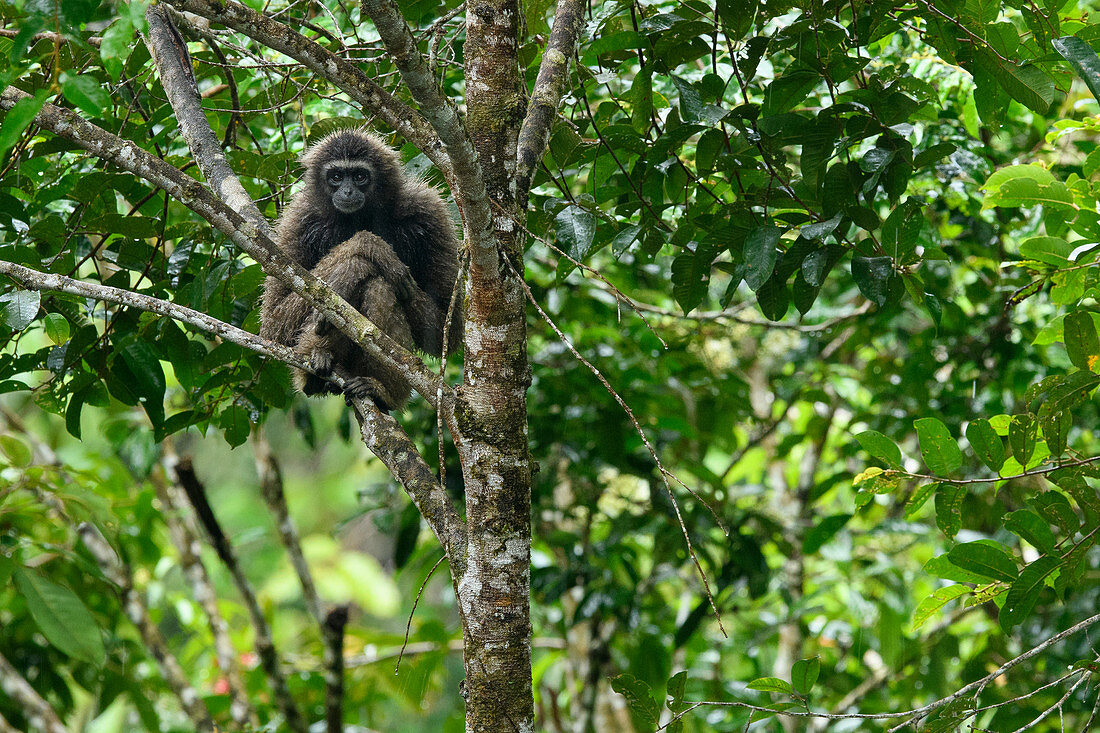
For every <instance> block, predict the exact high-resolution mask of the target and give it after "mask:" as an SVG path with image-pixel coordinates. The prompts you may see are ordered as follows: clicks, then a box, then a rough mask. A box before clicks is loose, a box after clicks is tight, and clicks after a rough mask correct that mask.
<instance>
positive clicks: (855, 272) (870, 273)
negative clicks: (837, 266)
mask: <svg viewBox="0 0 1100 733" xmlns="http://www.w3.org/2000/svg"><path fill="white" fill-rule="evenodd" d="M893 274H894V263H893V260H891V259H890V258H889V257H862V256H860V255H855V256H853V257H852V279H853V280H855V281H856V286H858V287H859V292H861V293H863V297H865V298H867V300H869V301H871V302H872V303H874V304H875V305H878V306H882V305H885V304H886V291H887V286H888V284H889V281H890V277H891V276H892V275H893Z"/></svg>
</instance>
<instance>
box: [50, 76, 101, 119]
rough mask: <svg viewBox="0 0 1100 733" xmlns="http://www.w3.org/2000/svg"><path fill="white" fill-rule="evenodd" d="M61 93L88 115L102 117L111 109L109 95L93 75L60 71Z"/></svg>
mask: <svg viewBox="0 0 1100 733" xmlns="http://www.w3.org/2000/svg"><path fill="white" fill-rule="evenodd" d="M61 93H62V94H63V95H64V96H65V99H67V100H69V102H71V103H72V104H73V106H75V107H77V108H78V109H80V111H81V112H83V113H84V114H86V115H88V116H89V117H102V116H104V113H106V112H110V110H111V97H110V95H109V94H107V92H106V91H105V90H104V89H103V87H102V86H101V85H100V83H99V81H98V80H97V79H96V78H95V77H94V76H90V75H88V76H85V75H80V76H73V75H72V74H70V73H69V72H67V71H66V72H64V73H62V74H61Z"/></svg>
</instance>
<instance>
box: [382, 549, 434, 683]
mask: <svg viewBox="0 0 1100 733" xmlns="http://www.w3.org/2000/svg"><path fill="white" fill-rule="evenodd" d="M446 559H447V553H443V555H442V556H441V557H440V558H439V559H438V560H436V561H435V565H432V569H431V570H429V571H428V575H427V577H425V578H424V582H423V583H421V584H420V590H418V591H417V592H416V600H414V601H413V607H412V610H411V611H409V622H408V623H407V624H405V641H404V642H403V643H402V644H401V651H399V652H398V653H397V664H396V665H394V668H393V673H394V675H396V674H397V673H398V672H399V671H400V670H401V657H403V656H404V654H405V647H407V646H408V645H409V632H410V631H411V630H412V623H413V616H414V615H415V614H416V606H417V605H418V604H419V603H420V596H422V595H424V589H425V588H427V587H428V581H429V580H431V579H432V575H433V574H435V569H436V568H438V567H439V566H440V565H441V564H442V563H443V561H444V560H446Z"/></svg>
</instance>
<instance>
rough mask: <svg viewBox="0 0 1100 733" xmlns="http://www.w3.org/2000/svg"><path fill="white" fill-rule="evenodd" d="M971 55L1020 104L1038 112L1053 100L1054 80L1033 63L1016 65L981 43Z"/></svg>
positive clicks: (1040, 112)
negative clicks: (985, 47) (981, 45)
mask: <svg viewBox="0 0 1100 733" xmlns="http://www.w3.org/2000/svg"><path fill="white" fill-rule="evenodd" d="M974 59H975V62H976V63H977V64H978V65H979V67H980V68H982V69H983V70H984V71H985V72H986V73H988V74H989V75H990V76H992V77H993V78H994V79H996V80H997V83H998V84H1000V86H1001V88H1002V89H1004V90H1005V91H1006V92H1008V95H1009V96H1010V97H1012V98H1013V99H1015V100H1016V101H1017V102H1019V103H1020V104H1022V105H1024V106H1025V107H1027V108H1028V109H1030V110H1033V111H1035V112H1038V113H1039V114H1045V113H1046V111H1047V110H1049V109H1050V105H1051V103H1052V102H1053V101H1054V80H1053V79H1052V78H1051V77H1050V74H1048V73H1047V72H1046V71H1044V70H1042V69H1040V68H1039V67H1038V66H1035V65H1034V64H1026V65H1023V66H1017V65H1016V64H1015V63H1013V62H1012V61H1007V60H1003V59H1001V58H998V57H997V56H996V55H994V54H993V53H991V52H990V51H988V50H986V49H984V48H981V47H975V49H974Z"/></svg>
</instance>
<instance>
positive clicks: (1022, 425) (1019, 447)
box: [1008, 414, 1039, 466]
mask: <svg viewBox="0 0 1100 733" xmlns="http://www.w3.org/2000/svg"><path fill="white" fill-rule="evenodd" d="M1038 433H1039V423H1038V422H1037V421H1036V420H1035V417H1034V416H1032V415H1026V414H1025V415H1013V416H1012V422H1011V423H1009V425H1008V445H1009V446H1010V447H1011V448H1012V457H1013V458H1015V459H1016V461H1017V462H1018V463H1019V464H1020V465H1021V466H1026V465H1027V462H1028V461H1029V460H1030V459H1031V456H1032V454H1033V453H1034V452H1035V442H1036V440H1037V439H1038Z"/></svg>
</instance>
